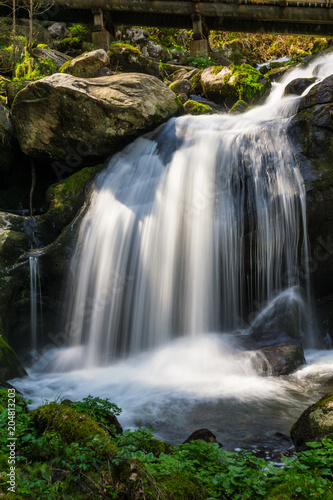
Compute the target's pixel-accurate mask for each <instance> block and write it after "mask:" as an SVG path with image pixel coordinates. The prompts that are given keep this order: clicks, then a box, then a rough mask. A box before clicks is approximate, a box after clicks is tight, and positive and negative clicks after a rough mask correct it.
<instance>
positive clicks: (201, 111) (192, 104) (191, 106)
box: [184, 99, 218, 116]
mask: <svg viewBox="0 0 333 500" xmlns="http://www.w3.org/2000/svg"><path fill="white" fill-rule="evenodd" d="M184 109H185V111H186V113H187V114H189V115H196V116H197V115H211V114H214V113H218V111H217V110H216V109H214V108H212V107H211V106H209V105H208V104H203V103H201V102H197V101H193V100H192V99H189V100H188V101H187V102H186V103H185V104H184Z"/></svg>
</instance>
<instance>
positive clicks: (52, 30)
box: [47, 23, 70, 40]
mask: <svg viewBox="0 0 333 500" xmlns="http://www.w3.org/2000/svg"><path fill="white" fill-rule="evenodd" d="M47 30H48V32H49V34H50V35H51V37H52V38H54V39H55V40H63V39H64V38H66V37H68V36H69V35H70V31H69V29H68V28H67V26H66V23H54V24H52V26H49V27H48V28H47Z"/></svg>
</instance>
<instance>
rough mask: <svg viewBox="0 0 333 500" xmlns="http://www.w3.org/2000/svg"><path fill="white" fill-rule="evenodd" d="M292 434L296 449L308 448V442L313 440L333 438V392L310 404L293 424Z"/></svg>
mask: <svg viewBox="0 0 333 500" xmlns="http://www.w3.org/2000/svg"><path fill="white" fill-rule="evenodd" d="M290 436H291V439H292V440H293V443H294V445H295V449H296V451H304V450H306V449H307V445H306V443H310V442H312V441H320V440H321V439H323V438H325V437H326V438H330V439H333V394H326V395H325V396H323V397H322V398H321V399H320V400H319V401H318V402H317V403H315V404H313V405H311V406H309V408H307V409H306V410H305V411H304V412H303V413H302V415H301V416H300V417H299V419H298V420H297V422H295V423H294V425H293V426H292V428H291V431H290Z"/></svg>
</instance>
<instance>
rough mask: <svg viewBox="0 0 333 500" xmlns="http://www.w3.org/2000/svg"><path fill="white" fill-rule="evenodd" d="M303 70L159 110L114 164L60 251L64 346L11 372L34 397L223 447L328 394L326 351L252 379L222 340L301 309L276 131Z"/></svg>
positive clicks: (286, 422)
mask: <svg viewBox="0 0 333 500" xmlns="http://www.w3.org/2000/svg"><path fill="white" fill-rule="evenodd" d="M316 64H317V63H316ZM313 68H314V66H313V65H312V66H311V65H309V66H308V67H307V68H297V69H295V70H293V71H291V73H290V74H289V75H288V76H287V77H286V78H285V80H284V83H283V84H276V85H275V88H274V89H273V92H272V93H271V95H270V97H269V98H268V100H267V102H266V104H265V105H264V106H260V107H258V108H255V109H253V110H251V111H249V112H247V113H245V114H242V115H239V116H228V115H218V116H208V117H189V116H187V117H182V118H177V119H174V120H171V121H170V122H169V123H167V124H166V125H164V126H162V127H160V128H159V129H158V130H157V131H155V132H153V133H151V134H148V135H147V136H145V137H142V138H140V139H138V140H137V141H135V142H134V143H133V144H132V145H130V146H129V147H127V148H126V149H125V150H124V151H123V152H122V153H120V154H118V155H117V156H116V157H114V158H113V160H112V161H111V162H110V165H109V167H108V169H107V170H105V171H104V172H102V173H101V174H100V175H99V177H98V179H97V181H96V189H95V191H94V193H93V195H92V197H91V203H90V208H89V210H88V211H87V213H86V215H85V217H84V219H83V221H82V224H81V229H80V235H79V240H78V244H77V248H76V251H75V254H74V256H73V261H72V266H71V275H72V280H71V285H70V297H71V301H70V307H69V309H70V314H69V316H68V318H67V319H68V322H67V324H66V325H67V331H68V329H69V330H70V342H71V346H70V347H67V348H65V347H64V348H60V349H58V348H55V349H49V350H47V351H46V352H45V353H44V354H43V355H42V356H40V357H39V359H38V360H37V361H36V363H35V364H34V365H33V366H32V367H31V368H30V369H28V372H29V377H27V378H24V379H16V380H15V381H13V384H14V385H15V387H17V389H19V390H21V391H22V392H23V394H25V395H26V396H27V397H29V398H31V399H33V401H34V405H37V404H40V403H42V399H41V398H47V399H49V400H50V399H52V398H54V397H56V396H59V395H60V396H61V397H65V398H69V399H71V400H77V399H80V398H82V397H85V396H87V395H88V394H92V395H95V396H99V397H108V398H110V399H112V401H113V402H115V403H116V404H118V405H119V406H120V407H121V408H123V413H122V414H121V423H122V425H123V426H124V427H127V428H128V427H130V428H133V427H136V426H138V425H140V426H148V425H150V424H151V425H153V426H154V427H155V428H156V430H157V432H158V435H159V436H160V437H161V438H163V439H165V440H167V441H169V442H173V443H177V442H181V441H183V440H184V439H185V438H186V437H187V436H188V435H189V434H190V432H192V431H193V430H195V429H198V428H200V427H208V428H209V429H211V430H212V432H214V433H215V434H216V435H217V438H218V439H219V440H221V441H222V442H223V444H224V445H225V446H226V447H227V448H232V447H235V446H238V447H247V448H248V447H254V446H255V447H256V446H258V445H260V444H261V445H263V446H269V447H270V448H272V447H275V444H276V437H274V435H275V434H274V433H275V431H279V432H284V433H287V434H288V433H289V431H290V427H291V424H292V423H293V422H294V421H295V420H296V418H298V416H299V415H300V413H301V412H302V411H303V409H304V408H305V407H306V406H307V405H309V404H310V403H312V402H314V401H315V400H316V399H318V395H320V394H321V393H322V391H328V390H331V387H330V385H329V384H331V378H332V368H331V367H332V362H333V353H332V351H324V352H323V351H321V352H320V351H310V350H308V351H307V352H306V359H307V363H308V365H307V366H305V367H301V368H300V369H299V370H298V371H297V372H295V373H294V374H292V375H290V376H288V377H280V378H279V377H262V376H259V375H258V373H257V371H256V369H255V364H256V362H257V361H258V357H257V355H256V353H255V352H248V351H244V350H239V347H238V346H237V340H235V336H234V335H233V333H234V330H236V329H237V330H245V331H246V332H248V331H249V330H250V329H249V328H248V326H249V323H251V327H252V328H257V329H258V328H259V327H260V326H261V325H262V324H265V326H266V327H267V328H268V329H271V327H272V325H273V324H274V321H275V319H274V315H275V311H276V308H277V305H278V308H280V309H282V310H289V309H290V308H291V309H292V308H293V307H294V305H296V306H297V307H298V310H299V312H300V315H303V316H304V317H305V315H306V314H307V313H309V311H310V310H311V308H310V302H311V300H310V289H309V284H308V283H307V282H305V283H301V282H300V279H299V272H298V269H299V266H300V265H301V269H302V271H303V274H305V275H307V274H309V273H308V270H307V268H306V262H307V253H308V249H307V239H306V224H305V219H306V214H305V192H304V186H303V180H302V178H301V175H300V172H299V169H298V166H297V163H296V161H295V157H294V155H293V152H292V150H291V147H290V144H289V142H288V140H287V137H286V134H285V129H286V126H287V124H288V120H289V116H291V115H292V113H293V109H294V106H295V103H296V102H297V98H295V97H283V98H282V95H283V90H284V87H285V85H286V84H287V83H289V82H290V81H291V80H293V79H295V78H299V77H300V78H302V77H311V76H312V71H313ZM332 73H333V56H328V57H326V58H322V59H321V61H320V65H319V66H318V68H317V70H316V75H317V76H318V78H325V77H326V76H328V75H330V74H332ZM304 266H305V268H304ZM302 288H305V293H304V294H300V289H302ZM302 295H303V298H304V301H303V299H302ZM304 323H305V324H308V325H309V328H308V329H306V328H305V327H304V325H303V328H304V337H303V340H304V342H305V343H307V344H308V345H309V346H310V345H311V342H312V337H311V334H312V327H311V323H310V320H309V319H306V320H305V321H304ZM272 329H273V328H272ZM226 332H228V333H227V334H226ZM221 333H224V335H221ZM238 333H239V332H238ZM125 356H126V359H124V357H125ZM109 360H112V362H110V363H108V361H109ZM254 361H255V363H254ZM259 361H260V359H259ZM87 364H88V365H90V366H89V369H87ZM101 364H104V365H108V366H103V367H101ZM285 446H286V444H285V442H284V444H282V448H280V449H283V448H285Z"/></svg>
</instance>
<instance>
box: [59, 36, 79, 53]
mask: <svg viewBox="0 0 333 500" xmlns="http://www.w3.org/2000/svg"><path fill="white" fill-rule="evenodd" d="M82 43H83V42H82V40H81V38H79V37H76V36H74V37H67V38H64V39H63V40H61V41H60V42H59V44H58V46H57V49H58V50H59V51H60V52H71V51H76V50H80V49H81V47H82Z"/></svg>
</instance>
